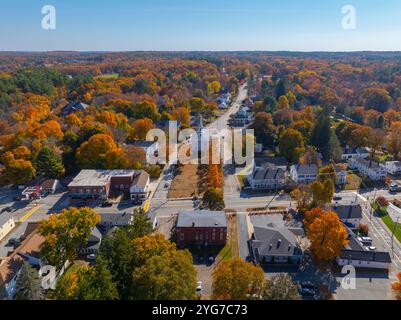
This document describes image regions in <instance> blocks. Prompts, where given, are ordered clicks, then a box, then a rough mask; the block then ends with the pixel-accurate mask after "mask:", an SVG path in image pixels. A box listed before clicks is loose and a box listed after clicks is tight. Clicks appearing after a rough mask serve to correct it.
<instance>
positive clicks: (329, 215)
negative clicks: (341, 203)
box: [308, 211, 348, 261]
mask: <svg viewBox="0 0 401 320" xmlns="http://www.w3.org/2000/svg"><path fill="white" fill-rule="evenodd" d="M308 239H309V241H310V242H311V246H310V248H311V251H312V253H313V254H314V255H315V257H316V258H317V259H318V260H319V261H330V260H332V259H335V258H336V257H338V256H339V255H340V252H341V249H342V248H343V247H344V246H345V245H346V244H347V243H348V240H347V239H348V232H347V229H345V227H344V225H343V224H342V222H341V221H340V219H339V217H338V215H337V214H336V213H335V212H332V211H329V212H326V213H325V214H323V215H321V216H318V217H316V218H315V219H313V222H312V223H311V224H310V225H309V227H308Z"/></svg>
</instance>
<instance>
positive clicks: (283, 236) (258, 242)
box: [252, 226, 301, 256]
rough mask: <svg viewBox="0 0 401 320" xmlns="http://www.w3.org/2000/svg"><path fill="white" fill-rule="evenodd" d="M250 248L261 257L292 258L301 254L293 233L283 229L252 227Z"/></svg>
mask: <svg viewBox="0 0 401 320" xmlns="http://www.w3.org/2000/svg"><path fill="white" fill-rule="evenodd" d="M252 247H253V248H257V249H258V252H259V254H260V255H263V256H275V255H276V256H293V255H294V254H301V249H300V247H299V245H298V241H297V238H296V236H295V235H294V233H292V232H291V231H290V230H288V228H283V227H279V228H277V227H270V226H266V227H256V226H255V227H254V240H252Z"/></svg>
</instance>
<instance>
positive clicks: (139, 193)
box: [130, 170, 150, 203]
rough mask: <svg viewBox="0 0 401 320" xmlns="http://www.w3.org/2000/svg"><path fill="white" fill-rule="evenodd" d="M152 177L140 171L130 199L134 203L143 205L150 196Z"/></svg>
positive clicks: (132, 186) (133, 183)
mask: <svg viewBox="0 0 401 320" xmlns="http://www.w3.org/2000/svg"><path fill="white" fill-rule="evenodd" d="M149 182H150V176H149V174H148V173H147V172H146V171H143V170H141V171H139V172H138V173H137V174H136V175H135V178H134V181H133V182H132V184H131V187H130V197H131V200H132V201H134V202H138V203H142V202H143V201H145V200H146V199H147V198H148V196H149Z"/></svg>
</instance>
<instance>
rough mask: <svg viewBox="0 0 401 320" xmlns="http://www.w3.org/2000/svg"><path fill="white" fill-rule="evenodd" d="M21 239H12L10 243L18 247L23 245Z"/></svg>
mask: <svg viewBox="0 0 401 320" xmlns="http://www.w3.org/2000/svg"><path fill="white" fill-rule="evenodd" d="M21 242H22V241H21V238H11V239H10V240H8V243H9V244H10V245H12V246H18V245H20V244H21Z"/></svg>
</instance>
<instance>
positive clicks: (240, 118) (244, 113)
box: [231, 107, 252, 127]
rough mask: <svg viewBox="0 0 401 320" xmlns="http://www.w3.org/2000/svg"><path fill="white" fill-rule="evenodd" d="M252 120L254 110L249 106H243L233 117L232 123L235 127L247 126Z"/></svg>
mask: <svg viewBox="0 0 401 320" xmlns="http://www.w3.org/2000/svg"><path fill="white" fill-rule="evenodd" d="M251 121H252V111H251V109H250V108H248V107H242V108H241V109H240V110H239V111H237V112H236V113H235V114H234V116H233V117H232V118H231V125H233V126H235V127H245V126H247V125H248V124H249V123H251Z"/></svg>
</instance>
